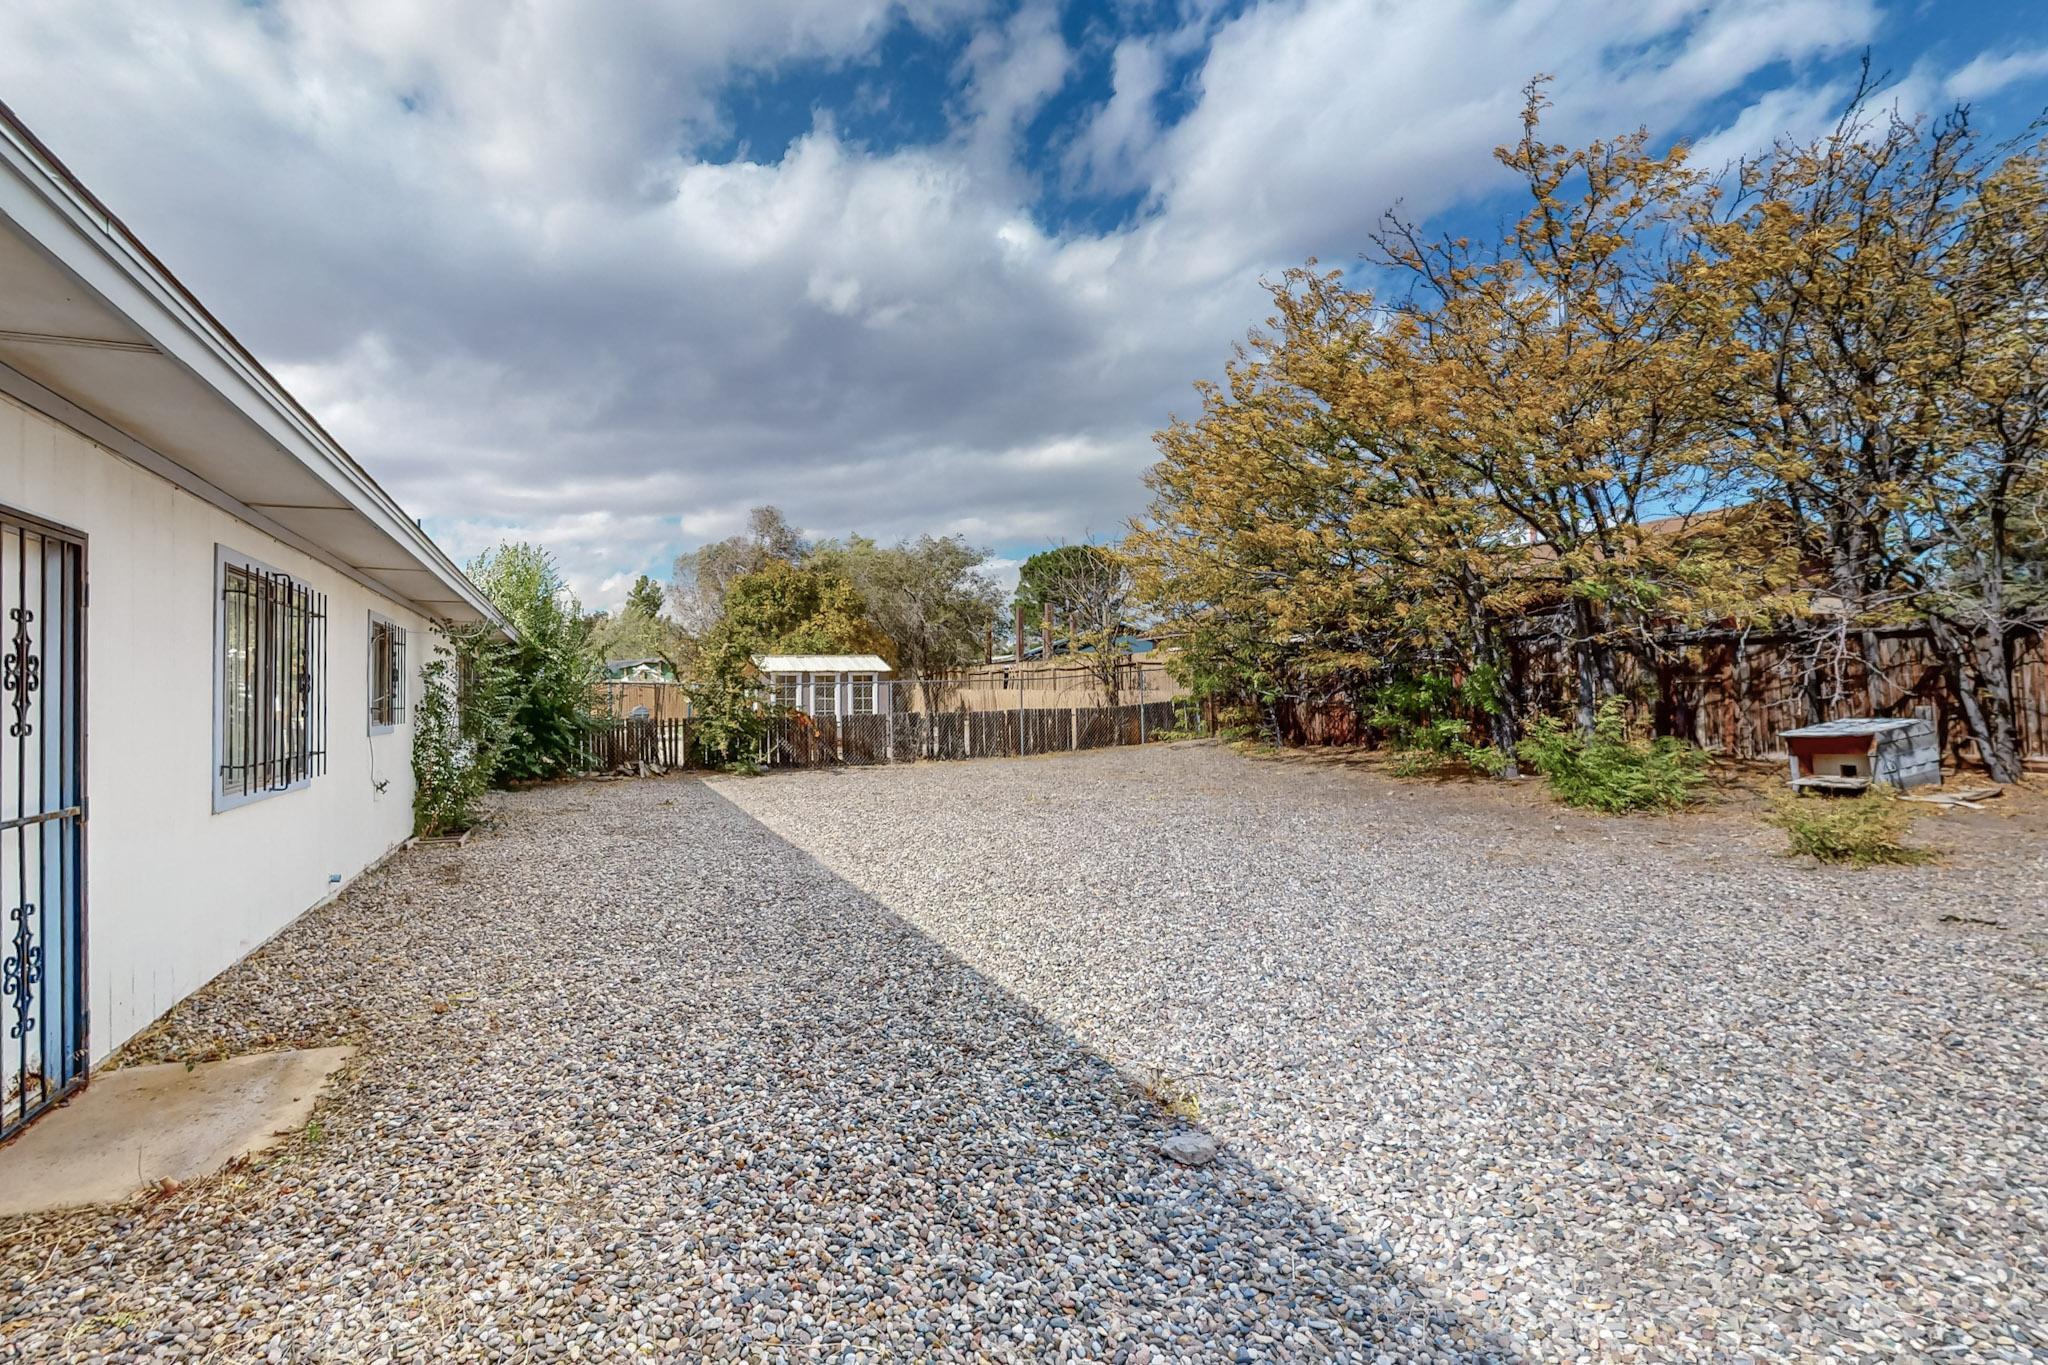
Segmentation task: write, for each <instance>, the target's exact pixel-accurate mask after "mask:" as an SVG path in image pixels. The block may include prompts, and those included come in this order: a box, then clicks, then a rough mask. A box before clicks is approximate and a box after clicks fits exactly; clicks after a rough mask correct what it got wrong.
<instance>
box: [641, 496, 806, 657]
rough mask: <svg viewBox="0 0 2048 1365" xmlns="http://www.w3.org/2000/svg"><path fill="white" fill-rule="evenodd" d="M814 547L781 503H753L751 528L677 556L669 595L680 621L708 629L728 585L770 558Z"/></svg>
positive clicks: (699, 630)
mask: <svg viewBox="0 0 2048 1365" xmlns="http://www.w3.org/2000/svg"><path fill="white" fill-rule="evenodd" d="M809 551H810V545H809V543H808V542H806V541H805V540H804V538H803V536H802V534H801V533H800V532H798V530H797V529H796V528H795V527H794V526H791V525H790V524H789V520H788V518H786V517H784V516H783V514H782V509H781V508H779V507H774V506H762V507H756V508H754V509H753V510H752V511H751V512H749V513H748V514H747V529H746V530H745V531H743V532H741V533H740V534H739V535H736V536H728V537H726V538H725V539H724V540H718V541H713V542H712V543H710V544H708V545H702V546H699V547H698V548H697V549H694V550H691V551H689V552H688V553H687V554H682V555H678V556H677V557H676V562H675V570H674V577H673V578H672V579H671V580H670V583H669V589H668V595H669V602H670V604H671V605H672V606H673V607H674V608H675V613H676V620H677V622H678V623H679V624H680V625H681V627H682V628H683V630H684V631H685V632H687V633H689V634H693V635H701V634H703V633H704V632H706V631H708V630H710V629H711V627H712V626H713V625H714V624H715V623H716V622H717V620H718V618H719V614H720V612H721V611H722V609H723V604H724V601H725V594H726V590H727V589H728V588H730V587H731V586H732V585H733V584H734V583H736V582H738V581H739V580H740V579H742V578H745V577H746V576H747V575H748V574H751V573H758V572H759V571H760V570H762V569H764V568H766V567H768V566H769V565H770V564H797V563H800V562H801V561H802V560H803V558H804V556H805V555H806V554H808V553H809Z"/></svg>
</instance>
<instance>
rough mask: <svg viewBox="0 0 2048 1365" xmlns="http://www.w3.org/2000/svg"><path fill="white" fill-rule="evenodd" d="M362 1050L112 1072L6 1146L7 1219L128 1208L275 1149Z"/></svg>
mask: <svg viewBox="0 0 2048 1365" xmlns="http://www.w3.org/2000/svg"><path fill="white" fill-rule="evenodd" d="M353 1051H354V1050H353V1049H352V1048H346V1047H324V1048H312V1049H302V1050H292V1051H284V1052H258V1053H252V1054H250V1055H248V1056H243V1057H231V1058H229V1059H227V1060H226V1061H219V1062H206V1063H203V1064H198V1065H193V1066H186V1065H185V1064H184V1063H182V1062H167V1063H162V1064H159V1065H156V1066H137V1067H125V1068H121V1069H118V1070H113V1071H103V1072H101V1073H99V1074H98V1075H96V1076H94V1077H93V1079H92V1083H91V1084H90V1085H88V1086H87V1087H86V1088H85V1090H84V1091H83V1092H81V1093H80V1094H78V1095H77V1096H75V1097H73V1098H72V1099H71V1101H70V1102H69V1103H67V1104H65V1105H64V1106H62V1107H61V1108H59V1109H56V1110H54V1111H52V1112H51V1113H49V1114H47V1115H45V1116H44V1117H43V1118H42V1119H40V1120H38V1121H37V1122H36V1123H35V1124H34V1125H32V1126H31V1127H30V1128H29V1129H28V1131H27V1132H25V1133H23V1134H22V1135H21V1136H20V1137H19V1138H18V1139H16V1140H15V1141H13V1142H10V1143H8V1144H7V1145H6V1146H5V1147H0V1218H8V1217H13V1216H15V1215H17V1214H23V1213H41V1212H44V1211H46V1210H49V1209H64V1208H72V1207H76V1206H78V1205H85V1204H118V1203H121V1202H123V1201H125V1200H127V1199H130V1198H132V1197H134V1196H135V1194H136V1193H137V1192H139V1191H141V1190H144V1189H146V1188H148V1187H150V1186H158V1185H160V1182H163V1181H167V1180H168V1181H172V1182H175V1183H177V1184H180V1185H182V1184H184V1183H185V1182H186V1181H189V1180H196V1179H198V1178H199V1177H201V1176H207V1175H212V1174H214V1173H215V1172H216V1171H218V1170H220V1169H221V1168H222V1167H223V1166H225V1165H227V1164H228V1163H229V1162H230V1161H232V1160H234V1159H235V1158H236V1157H241V1156H250V1155H253V1154H255V1153H257V1152H261V1151H265V1150H267V1149H269V1148H271V1147H274V1146H275V1145H277V1144H278V1143H279V1142H281V1141H283V1140H284V1139H285V1138H286V1137H289V1136H291V1135H292V1134H294V1133H296V1132H297V1131H298V1130H299V1129H301V1128H303V1127H304V1126H305V1123H306V1120H307V1119H308V1118H309V1117H310V1116H311V1115H312V1112H313V1104H314V1101H315V1100H316V1099H318V1097H319V1095H320V1092H321V1090H322V1089H323V1088H324V1087H325V1086H326V1084H327V1081H328V1079H329V1078H330V1077H331V1076H333V1074H334V1073H335V1072H336V1071H337V1070H339V1069H340V1067H341V1065H342V1063H343V1062H346V1061H347V1060H348V1059H349V1057H350V1055H351V1054H352V1052H353Z"/></svg>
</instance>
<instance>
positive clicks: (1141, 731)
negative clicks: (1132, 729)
mask: <svg viewBox="0 0 2048 1365" xmlns="http://www.w3.org/2000/svg"><path fill="white" fill-rule="evenodd" d="M1144 696H1145V694H1144V693H1143V692H1140V693H1139V694H1138V697H1139V701H1138V743H1140V744H1143V743H1144V742H1145V702H1144Z"/></svg>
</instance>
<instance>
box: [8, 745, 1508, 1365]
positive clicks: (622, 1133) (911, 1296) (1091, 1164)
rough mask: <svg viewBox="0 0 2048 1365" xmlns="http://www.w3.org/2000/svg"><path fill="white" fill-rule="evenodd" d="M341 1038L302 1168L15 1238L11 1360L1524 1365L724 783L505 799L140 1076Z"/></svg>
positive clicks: (228, 978)
mask: <svg viewBox="0 0 2048 1365" xmlns="http://www.w3.org/2000/svg"><path fill="white" fill-rule="evenodd" d="M834 781H835V782H838V780H837V779H834ZM864 785H865V784H863V783H862V782H861V780H860V779H857V778H855V779H847V780H844V781H843V782H838V784H837V785H834V786H832V787H830V788H829V790H832V791H835V792H845V793H853V792H856V791H858V790H860V789H861V788H862V787H863V786H864ZM765 789H766V788H764V790H765ZM335 1038H348V1039H351V1040H354V1041H356V1042H357V1043H358V1044H359V1045H360V1046H361V1049H362V1051H361V1055H360V1057H359V1059H358V1060H357V1061H356V1062H355V1063H354V1064H353V1065H352V1067H351V1068H350V1069H349V1071H348V1073H347V1074H346V1075H345V1077H344V1079H343V1080H342V1082H341V1083H340V1086H339V1089H338V1092H337V1093H336V1094H335V1095H334V1097H333V1098H332V1099H331V1100H329V1101H328V1102H326V1103H325V1104H323V1105H322V1107H321V1109H320V1111H319V1113H318V1115H317V1127H316V1129H314V1130H311V1131H309V1134H308V1135H307V1136H306V1137H305V1138H304V1139H302V1140H300V1141H298V1142H296V1143H293V1144H291V1145H290V1146H289V1147H288V1148H286V1149H284V1150H283V1152H282V1154H281V1155H280V1157H279V1158H278V1159H276V1160H275V1161H272V1162H269V1163H266V1164H265V1165H264V1166H262V1167H261V1168H259V1169H254V1170H246V1171H240V1172H231V1173H229V1174H228V1175H226V1176H223V1177H221V1178H219V1179H216V1180H211V1181H208V1182H203V1183H200V1184H197V1185H195V1186H193V1187H189V1188H187V1189H184V1190H181V1191H178V1192H176V1193H175V1194H173V1195H171V1196H170V1197H168V1198H166V1199H163V1200H161V1201H159V1202H154V1203H148V1204H142V1205H136V1206H132V1207H128V1208H124V1209H119V1210H98V1211H85V1212H79V1213H71V1214H64V1215H56V1216H46V1217H38V1218H31V1219H26V1220H19V1221H16V1222H13V1223H10V1224H4V1225H0V1357H4V1358H6V1359H11V1360H19V1361H35V1362H38V1365H41V1363H42V1362H51V1361H74V1360H78V1361H85V1360H90V1361H133V1360H150V1359H179V1360H218V1361H244V1360H276V1361H302V1362H303V1361H372V1360H394V1359H395V1360H414V1361H430V1360H431V1361H439V1360H507V1361H538V1360H564V1359H581V1360H594V1361H611V1360H621V1359H629V1358H630V1359H668V1360H698V1359H705V1358H717V1359H749V1360H775V1359H815V1358H843V1359H860V1360H882V1359H956V1360H964V1359H981V1358H993V1359H1011V1360H1037V1359H1055V1358H1065V1359H1076V1360H1081V1359H1097V1360H1117V1361H1129V1362H1139V1361H1145V1360H1148V1359H1149V1360H1168V1359H1188V1360H1211V1359H1230V1358H1236V1359H1242V1360H1252V1359H1269V1358H1304V1359H1306V1358H1327V1357H1335V1358H1344V1359H1354V1360H1371V1359H1417V1358H1425V1357H1427V1358H1436V1359H1470V1358H1486V1357H1492V1358H1500V1357H1501V1356H1503V1355H1505V1352H1502V1351H1493V1350H1489V1348H1488V1343H1487V1341H1486V1339H1485V1337H1484V1334H1483V1332H1482V1331H1481V1330H1480V1329H1478V1328H1477V1327H1475V1326H1474V1325H1473V1323H1472V1321H1471V1320H1470V1319H1469V1318H1468V1317H1467V1316H1466V1315H1464V1314H1462V1313H1461V1312H1459V1311H1457V1310H1455V1309H1452V1308H1448V1307H1446V1306H1444V1305H1442V1304H1441V1303H1438V1302H1436V1301H1435V1300H1432V1299H1430V1298H1429V1297H1427V1296H1424V1295H1421V1294H1418V1293H1417V1292H1416V1291H1415V1289H1414V1287H1413V1286H1411V1285H1408V1284H1406V1283H1405V1282H1404V1281H1403V1280H1402V1279H1401V1277H1400V1276H1399V1275H1398V1274H1395V1273H1393V1272H1392V1271H1390V1270H1389V1269H1388V1264H1387V1263H1388V1260H1389V1258H1390V1256H1391V1248H1386V1247H1381V1246H1378V1245H1375V1244H1373V1243H1371V1242H1368V1241H1366V1240H1364V1239H1360V1238H1356V1237H1351V1236H1348V1235H1346V1234H1345V1233H1344V1232H1343V1231H1342V1230H1341V1229H1340V1228H1338V1227H1337V1226H1336V1224H1335V1223H1334V1221H1333V1220H1332V1219H1331V1218H1330V1217H1329V1216H1328V1215H1327V1214H1326V1213H1325V1212H1323V1211H1322V1210H1320V1209H1318V1208H1316V1207H1315V1206H1314V1205H1313V1204H1305V1203H1303V1202H1302V1201H1301V1200H1299V1199H1298V1198H1297V1197H1295V1196H1294V1195H1293V1194H1292V1193H1291V1192H1290V1191H1289V1190H1288V1189H1286V1188H1285V1187H1284V1186H1283V1185H1281V1184H1279V1183H1277V1182H1275V1181H1274V1180H1273V1179H1271V1178H1270V1176H1269V1175H1268V1174H1267V1173H1266V1172H1264V1171H1261V1170H1260V1169H1259V1168H1257V1167H1256V1166H1255V1165H1253V1164H1251V1163H1250V1162H1249V1161H1248V1160H1246V1159H1245V1158H1244V1157H1243V1156H1241V1155H1237V1154H1231V1155H1227V1156H1226V1157H1225V1158H1224V1159H1222V1160H1220V1161H1218V1162H1217V1163H1216V1164H1215V1165H1213V1166H1209V1167H1206V1168H1203V1169H1199V1170H1190V1169H1186V1168H1182V1167H1179V1166H1175V1165H1172V1164H1170V1163H1168V1162H1166V1161H1164V1160H1163V1159H1162V1158H1161V1157H1160V1156H1159V1154H1158V1153H1157V1152H1156V1150H1155V1144H1156V1143H1157V1142H1159V1141H1161V1140H1162V1139H1163V1138H1164V1137H1166V1136H1167V1135H1169V1134H1170V1133H1172V1132H1173V1131H1175V1128H1176V1125H1175V1124H1174V1123H1173V1122H1171V1121H1169V1120H1167V1119H1165V1118H1164V1117H1163V1116H1162V1115H1161V1114H1160V1113H1159V1112H1158V1111H1157V1110H1156V1108H1154V1107H1153V1106H1152V1105H1151V1104H1150V1103H1148V1102H1147V1101H1146V1100H1144V1099H1143V1098H1142V1097H1141V1096H1139V1095H1138V1094H1136V1093H1135V1092H1134V1091H1133V1090H1132V1089H1131V1088H1130V1087H1129V1086H1128V1085H1127V1084H1125V1082H1124V1081H1123V1080H1122V1079H1121V1078H1120V1077H1119V1076H1118V1075H1117V1074H1116V1073H1115V1072H1114V1071H1113V1070H1112V1069H1111V1068H1110V1067H1108V1066H1107V1065H1105V1064H1104V1063H1103V1061H1102V1060H1101V1059H1099V1058H1098V1057H1096V1056H1094V1055H1092V1054H1091V1053H1089V1052H1088V1051H1086V1050H1085V1049H1083V1048H1080V1047H1078V1046H1076V1044H1075V1043H1074V1042H1073V1040H1071V1039H1070V1038H1068V1037H1067V1036H1066V1035H1065V1034H1063V1033H1062V1032H1061V1031H1060V1030H1058V1029H1057V1028H1055V1027H1052V1026H1050V1025H1048V1024H1047V1023H1046V1022H1045V1021H1044V1020H1043V1019H1042V1018H1040V1017H1039V1016H1038V1015H1036V1014H1035V1013H1034V1012H1033V1011H1031V1010H1030V1009H1028V1008H1027V1007H1025V1006H1024V1005H1022V1004H1020V1002H1019V1001H1017V1000H1016V999H1015V998H1013V997H1012V996H1010V995H1009V994H1007V993H1006V992H1005V991H1004V990H1002V989H1001V988H999V987H997V986H995V985H993V984H992V983H990V982H989V981H988V980H987V979H985V978H984V977H982V976H980V975H978V974H977V973H975V972H974V971H972V970H970V969H969V968H967V967H965V966H964V965H962V964H961V963H960V962H959V961H958V960H957V959H955V958H953V957H952V956H951V955H949V954H948V953H947V952H946V951H944V950H943V949H942V948H940V947H939V946H938V945H936V944H934V943H933V942H932V941H931V940H930V939H929V938H927V937H925V936H924V935H923V934H921V933H919V932H918V931H916V930H914V929H912V928H909V927H907V926H906V925H905V924H903V923H902V922H901V921H900V920H898V919H897V918H896V917H894V916H893V915H891V914H890V913H888V912H887V911H885V910H883V909H882V908H880V907H879V906H877V905H876V904H875V903H874V902H873V901H872V900H871V899H870V898H868V897H867V896H865V895H863V894H862V893H860V892H859V891H857V890H855V889H854V888H852V887H850V886H849V885H847V884H846V883H845V882H844V881H842V880H840V879H838V878H837V877H835V876H833V875H832V874H831V873H830V872H828V871H827V870H826V869H824V868H823V867H822V866H820V865H819V864H818V863H817V862H815V861H814V860H812V859H811V858H809V857H808V856H806V855H804V854H802V853H801V852H799V851H797V850H796V849H794V848H792V847H791V846H790V845H788V844H786V843H784V842H783V841H782V840H780V839H778V838H776V837H775V836H773V835H772V834H770V833H769V832H768V831H766V830H765V829H764V828H763V827H762V826H760V825H758V824H756V823H755V822H754V821H752V820H750V819H749V818H747V817H746V816H745V815H744V814H742V813H741V812H740V811H739V810H738V809H736V808H735V807H733V806H732V805H730V804H729V803H728V802H726V801H724V800H722V799H720V798H719V797H717V796H715V795H713V794H712V793H711V792H710V791H709V789H707V788H706V787H705V786H704V785H703V784H701V783H698V782H695V781H691V780H666V781H648V782H639V783H617V784H584V785H567V786H559V787H554V788H548V789H542V790H536V791H530V792H525V793H520V794H518V795H515V796H512V797H510V798H508V799H506V800H505V801H504V803H503V810H502V816H501V821H500V824H499V826H498V827H497V828H496V829H495V830H493V831H492V832H490V833H488V834H486V835H485V836H483V837H481V838H479V839H477V840H476V841H474V842H472V843H471V844H470V845H469V846H468V847H467V848H465V849H462V850H460V851H452V850H420V851H416V852H413V853H409V854H406V855H403V856H401V857H400V858H398V859H396V860H395V861H394V862H393V863H392V864H390V865H389V866H388V867H386V868H385V869H383V870H382V871H380V872H378V873H376V874H373V875H371V876H369V877H367V878H365V879H363V880H362V881H361V882H360V883H359V884H357V885H355V886H353V887H351V888H350V889H349V890H348V891H347V892H346V893H344V895H343V896H342V897H340V898H339V899H338V900H337V901H336V902H335V903H334V904H332V905H330V906H328V907H326V908H324V909H322V910H320V911H318V912H315V913H314V914H312V915H309V916H307V917H306V918H305V919H304V920H302V921H301V922H300V923H299V924H297V925H295V926H294V927H293V928H292V929H290V930H289V931H287V932H286V933H285V934H284V935H282V936H281V937H280V938H279V939H278V940H276V941H275V942H273V943H272V944H270V945H269V946H267V947H266V948H265V949H263V950H262V951H260V952H258V953H257V954H255V955H254V956H253V957H252V958H250V959H249V960H248V961H247V962H245V963H243V964H241V965H240V966H238V967H237V968H235V969H233V970H231V971H230V972H228V973H226V974H225V975H224V976H223V977H222V978H221V979H220V980H218V981H217V982H215V983H214V984H213V985H212V986H210V987H209V988H208V989H207V990H206V991H204V992H202V993H201V994H200V995H199V996H197V997H195V998H194V999H193V1000H191V1001H189V1002H187V1004H186V1005H184V1006H182V1007H181V1008H180V1009H178V1010H177V1011H175V1012H174V1013H173V1015H172V1016H171V1017H170V1018H169V1019H168V1020H167V1021H166V1022H165V1024H164V1025H163V1027H161V1028H160V1029H158V1030H156V1031H155V1032H153V1033H152V1034H151V1035H149V1036H148V1037H146V1038H145V1039H143V1040H141V1041H140V1042H139V1043H138V1044H137V1045H136V1046H135V1047H133V1048H132V1049H131V1050H130V1057H131V1058H132V1059H134V1060H157V1059H178V1058H204V1057H209V1056H213V1055H218V1054H221V1053H224V1052H238V1051H244V1050H248V1049H251V1048H257V1047H274V1046H289V1045H296V1044H306V1043H314V1042H325V1041H328V1040H331V1039H335Z"/></svg>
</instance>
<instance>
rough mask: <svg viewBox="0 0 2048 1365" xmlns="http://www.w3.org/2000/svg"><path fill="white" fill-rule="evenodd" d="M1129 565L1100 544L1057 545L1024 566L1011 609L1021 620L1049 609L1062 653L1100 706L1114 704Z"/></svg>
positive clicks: (1127, 615) (1127, 627) (1127, 610)
mask: <svg viewBox="0 0 2048 1365" xmlns="http://www.w3.org/2000/svg"><path fill="white" fill-rule="evenodd" d="M1132 587H1133V584H1132V577H1131V565H1130V561H1129V560H1127V559H1126V558H1125V557H1124V556H1123V554H1122V553H1121V552H1120V551H1118V550H1115V549H1112V548H1110V547H1108V546H1103V545H1060V546H1056V547H1055V548H1053V549H1050V550H1041V551H1039V552H1038V553H1037V554H1035V555H1032V556H1031V557H1030V558H1029V559H1027V560H1025V561H1024V566H1023V568H1022V570H1021V571H1020V572H1019V574H1018V576H1017V598H1016V605H1017V606H1018V607H1020V608H1022V609H1023V611H1024V614H1025V619H1026V620H1027V621H1029V620H1034V619H1043V616H1044V613H1045V612H1046V611H1047V610H1048V609H1049V610H1050V611H1051V612H1052V617H1053V628H1054V631H1055V632H1056V633H1057V634H1058V635H1059V637H1060V638H1061V639H1062V640H1063V641H1064V642H1065V645H1066V648H1067V652H1068V654H1069V655H1071V656H1072V657H1073V658H1074V659H1075V660H1076V661H1077V662H1079V663H1080V664H1081V665H1082V666H1083V667H1085V668H1086V669H1087V670H1088V672H1089V674H1090V676H1091V677H1092V679H1093V680H1094V683H1095V686H1096V689H1097V690H1098V691H1099V692H1101V693H1102V697H1103V700H1104V702H1105V704H1107V705H1110V706H1114V705H1116V703H1117V692H1118V688H1117V684H1118V679H1119V678H1120V676H1121V668H1122V665H1123V663H1124V661H1125V659H1126V658H1128V657H1129V656H1128V651H1127V649H1126V646H1125V639H1126V637H1127V636H1128V635H1129V634H1130V631H1131V612H1132Z"/></svg>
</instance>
